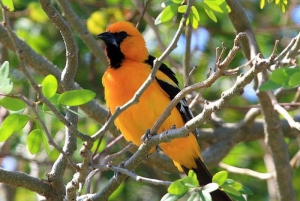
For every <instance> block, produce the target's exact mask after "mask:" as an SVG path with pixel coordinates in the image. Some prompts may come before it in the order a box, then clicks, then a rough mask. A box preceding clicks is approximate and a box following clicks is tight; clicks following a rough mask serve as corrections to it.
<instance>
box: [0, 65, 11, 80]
mask: <svg viewBox="0 0 300 201" xmlns="http://www.w3.org/2000/svg"><path fill="white" fill-rule="evenodd" d="M8 75H9V62H8V61H5V62H3V64H2V65H1V67H0V78H1V79H2V78H7V77H8Z"/></svg>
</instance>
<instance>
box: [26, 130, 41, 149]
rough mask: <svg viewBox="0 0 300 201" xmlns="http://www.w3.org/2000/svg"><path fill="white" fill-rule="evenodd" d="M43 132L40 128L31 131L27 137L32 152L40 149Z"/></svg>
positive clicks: (28, 146)
mask: <svg viewBox="0 0 300 201" xmlns="http://www.w3.org/2000/svg"><path fill="white" fill-rule="evenodd" d="M42 136H43V132H42V131H41V130H40V129H35V130H33V131H31V132H30V133H29V135H28V137H27V148H28V151H29V152H30V153H31V154H35V153H37V152H38V151H39V150H40V147H41V142H42Z"/></svg>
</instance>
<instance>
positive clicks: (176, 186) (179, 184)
mask: <svg viewBox="0 0 300 201" xmlns="http://www.w3.org/2000/svg"><path fill="white" fill-rule="evenodd" d="M188 190H189V188H188V187H187V186H186V185H184V182H183V181H182V179H178V180H176V181H174V182H173V183H172V184H171V185H170V186H169V188H168V193H170V194H172V195H184V194H186V193H187V192H188Z"/></svg>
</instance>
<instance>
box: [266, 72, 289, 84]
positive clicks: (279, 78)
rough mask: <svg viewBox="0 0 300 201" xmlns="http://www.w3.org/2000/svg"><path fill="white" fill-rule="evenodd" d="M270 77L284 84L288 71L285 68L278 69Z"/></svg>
mask: <svg viewBox="0 0 300 201" xmlns="http://www.w3.org/2000/svg"><path fill="white" fill-rule="evenodd" d="M270 79H271V80H272V81H273V82H275V83H277V84H283V83H284V81H285V80H286V79H287V73H286V71H285V69H283V68H279V69H276V70H274V71H273V72H272V73H271V75H270Z"/></svg>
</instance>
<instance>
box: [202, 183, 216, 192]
mask: <svg viewBox="0 0 300 201" xmlns="http://www.w3.org/2000/svg"><path fill="white" fill-rule="evenodd" d="M218 188H219V185H218V184H217V183H209V184H206V185H205V186H204V187H203V188H202V191H206V192H208V193H211V192H213V191H215V190H217V189H218Z"/></svg>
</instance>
